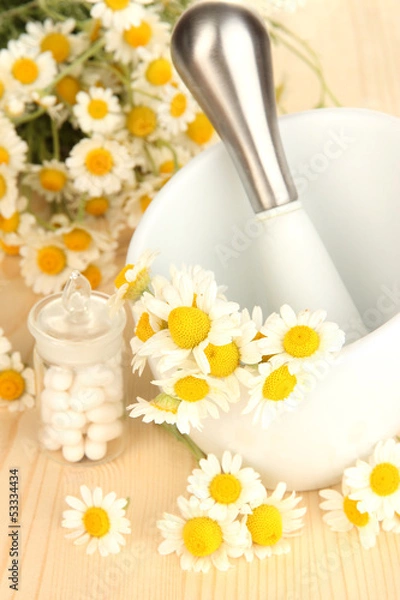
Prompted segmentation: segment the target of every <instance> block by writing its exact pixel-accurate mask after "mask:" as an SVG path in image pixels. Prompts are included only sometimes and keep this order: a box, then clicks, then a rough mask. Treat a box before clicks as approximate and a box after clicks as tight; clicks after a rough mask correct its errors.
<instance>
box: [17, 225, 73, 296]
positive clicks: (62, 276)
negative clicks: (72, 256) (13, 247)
mask: <svg viewBox="0 0 400 600" xmlns="http://www.w3.org/2000/svg"><path fill="white" fill-rule="evenodd" d="M25 242H26V245H23V246H21V249H20V254H21V274H22V276H23V277H24V279H25V282H26V284H27V285H28V286H29V287H32V289H33V291H34V292H35V294H51V293H54V292H59V291H60V290H61V289H62V287H63V286H64V284H65V283H66V281H67V280H68V278H69V276H70V274H71V272H72V271H73V268H72V267H71V266H70V265H68V257H67V251H66V248H65V244H64V243H63V241H62V238H61V237H60V236H59V235H57V233H52V232H44V231H41V230H39V231H38V232H36V233H32V235H31V236H29V237H28V238H27V239H26V240H25Z"/></svg>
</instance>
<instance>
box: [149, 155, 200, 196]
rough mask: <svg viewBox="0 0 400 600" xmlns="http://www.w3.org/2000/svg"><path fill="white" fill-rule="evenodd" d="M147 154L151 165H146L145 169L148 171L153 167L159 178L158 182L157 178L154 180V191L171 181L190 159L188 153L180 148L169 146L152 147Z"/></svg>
mask: <svg viewBox="0 0 400 600" xmlns="http://www.w3.org/2000/svg"><path fill="white" fill-rule="evenodd" d="M149 152H150V155H151V163H150V162H149V163H148V164H147V168H148V170H149V171H150V170H151V169H152V167H153V168H154V166H155V167H156V169H157V171H158V174H159V175H160V178H161V179H160V180H159V179H158V178H157V177H156V178H155V181H154V187H155V189H156V190H158V189H160V188H161V187H163V186H164V185H165V183H166V181H168V180H169V179H171V177H172V176H173V175H174V174H175V173H176V172H177V171H179V169H181V168H182V167H183V166H184V165H185V164H186V163H188V162H189V160H190V158H191V156H190V153H189V152H188V151H187V150H186V149H185V148H182V146H176V147H175V146H174V147H173V148H172V147H170V146H169V145H168V146H161V147H158V146H156V145H154V146H152V147H151V148H149Z"/></svg>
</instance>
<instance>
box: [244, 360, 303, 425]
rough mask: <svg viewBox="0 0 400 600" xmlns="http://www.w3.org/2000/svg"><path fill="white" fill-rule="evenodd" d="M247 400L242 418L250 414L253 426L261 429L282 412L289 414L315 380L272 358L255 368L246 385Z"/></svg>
mask: <svg viewBox="0 0 400 600" xmlns="http://www.w3.org/2000/svg"><path fill="white" fill-rule="evenodd" d="M248 385H249V388H250V392H249V394H250V399H249V401H248V403H247V405H246V407H245V408H244V409H243V414H249V413H253V423H254V424H255V423H258V422H260V423H261V426H262V427H263V429H266V428H267V427H269V425H270V424H271V422H272V421H273V420H274V419H275V418H276V417H278V416H279V415H281V414H282V413H283V412H285V411H293V410H295V409H296V408H297V406H298V405H299V404H300V402H301V401H302V400H303V399H304V395H305V393H306V392H308V391H311V390H312V389H313V387H314V385H315V379H314V377H313V376H312V375H311V374H310V373H307V372H305V371H304V370H302V368H301V366H300V365H297V364H294V363H287V362H286V360H285V359H284V358H282V357H281V356H273V357H272V358H271V359H270V360H269V361H268V362H265V363H260V364H259V365H258V366H257V375H255V376H254V377H253V378H252V379H251V380H250V381H249V384H248Z"/></svg>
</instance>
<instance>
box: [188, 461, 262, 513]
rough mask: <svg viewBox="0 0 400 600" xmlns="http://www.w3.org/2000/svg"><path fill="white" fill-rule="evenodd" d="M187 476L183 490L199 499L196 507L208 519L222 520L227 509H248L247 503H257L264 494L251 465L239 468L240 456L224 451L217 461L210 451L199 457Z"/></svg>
mask: <svg viewBox="0 0 400 600" xmlns="http://www.w3.org/2000/svg"><path fill="white" fill-rule="evenodd" d="M199 465H200V469H194V470H193V471H192V474H191V475H190V476H189V478H188V483H189V485H188V487H187V490H188V492H189V493H191V494H193V495H194V496H196V498H198V499H199V500H200V508H201V509H203V510H207V511H208V514H209V516H210V517H211V518H212V519H224V518H225V517H226V516H227V514H228V512H229V510H231V509H232V508H235V509H236V510H237V511H238V512H239V513H242V514H246V513H247V514H248V513H250V512H251V508H250V502H253V503H256V504H259V503H261V502H262V501H263V500H264V499H265V498H266V496H267V492H266V490H265V488H264V486H263V484H262V483H261V480H260V475H259V474H258V473H257V472H256V471H254V469H252V468H251V467H245V468H243V467H242V457H241V456H240V455H239V454H235V455H234V456H232V454H231V453H230V452H228V451H227V450H226V451H225V452H224V453H223V455H222V460H221V462H220V461H219V460H218V459H217V457H216V456H215V455H214V454H208V455H207V458H202V459H201V460H200V463H199Z"/></svg>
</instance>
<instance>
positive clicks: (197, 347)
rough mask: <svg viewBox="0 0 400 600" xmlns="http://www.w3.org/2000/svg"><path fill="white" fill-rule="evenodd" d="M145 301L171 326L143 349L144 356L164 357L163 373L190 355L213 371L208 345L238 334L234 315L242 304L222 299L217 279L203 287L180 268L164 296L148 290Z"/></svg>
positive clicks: (229, 340)
mask: <svg viewBox="0 0 400 600" xmlns="http://www.w3.org/2000/svg"><path fill="white" fill-rule="evenodd" d="M143 303H144V305H145V307H146V309H147V311H148V312H149V313H150V314H153V315H155V316H156V317H158V318H160V319H162V320H163V321H165V322H166V323H167V325H168V326H167V328H166V329H164V330H162V331H159V332H158V333H156V334H155V335H154V336H152V337H151V338H150V339H149V340H148V341H147V342H146V343H145V344H143V346H142V348H141V349H140V351H139V353H140V354H141V355H142V356H143V355H145V356H153V357H154V358H160V361H159V363H158V366H159V368H160V371H161V372H162V373H164V372H165V371H167V370H169V369H170V368H173V367H175V366H176V365H179V364H181V363H182V361H184V360H187V359H189V358H194V360H195V361H196V363H197V364H198V366H199V367H200V368H201V370H202V371H203V372H204V373H207V372H209V371H210V368H209V364H208V360H207V358H208V357H207V358H206V356H207V353H206V349H207V347H209V345H210V344H212V345H213V347H214V345H215V347H217V346H219V345H221V344H229V343H231V340H232V336H233V335H235V334H236V333H238V326H237V322H236V321H234V319H233V317H232V315H233V314H234V313H235V312H236V311H237V309H238V304H237V303H235V302H227V301H225V300H222V299H220V298H218V286H217V284H216V282H215V281H214V280H210V281H205V282H204V284H203V285H202V286H201V287H199V286H197V285H196V284H195V282H194V280H193V279H192V278H191V277H190V276H189V275H188V274H187V273H186V272H184V271H182V272H179V271H177V272H176V273H175V274H174V277H173V280H172V282H171V283H169V284H166V285H165V286H164V287H163V288H162V290H161V294H160V297H157V298H155V297H154V296H153V295H151V294H149V293H147V292H145V293H144V294H143ZM211 374H213V373H212V370H211Z"/></svg>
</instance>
